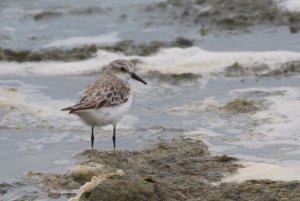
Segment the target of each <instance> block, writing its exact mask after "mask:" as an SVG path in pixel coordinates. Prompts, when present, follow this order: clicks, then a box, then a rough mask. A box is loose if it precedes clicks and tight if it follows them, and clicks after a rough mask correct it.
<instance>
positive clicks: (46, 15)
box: [33, 11, 62, 21]
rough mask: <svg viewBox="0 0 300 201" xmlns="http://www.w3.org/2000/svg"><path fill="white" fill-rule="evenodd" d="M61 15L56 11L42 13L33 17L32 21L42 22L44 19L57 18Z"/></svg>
mask: <svg viewBox="0 0 300 201" xmlns="http://www.w3.org/2000/svg"><path fill="white" fill-rule="evenodd" d="M61 15H62V13H61V12H58V11H42V12H39V13H37V14H35V15H34V16H33V18H34V20H36V21H38V20H44V19H49V18H53V17H58V16H61Z"/></svg>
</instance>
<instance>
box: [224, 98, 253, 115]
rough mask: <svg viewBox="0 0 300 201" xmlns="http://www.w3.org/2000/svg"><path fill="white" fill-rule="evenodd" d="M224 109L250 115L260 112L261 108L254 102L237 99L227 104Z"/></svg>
mask: <svg viewBox="0 0 300 201" xmlns="http://www.w3.org/2000/svg"><path fill="white" fill-rule="evenodd" d="M222 109H224V110H226V111H229V112H233V113H249V112H256V111H258V110H259V107H258V106H257V104H256V103H255V102H254V101H247V100H241V99H235V100H233V101H230V102H228V103H226V104H225V105H224V106H223V107H222Z"/></svg>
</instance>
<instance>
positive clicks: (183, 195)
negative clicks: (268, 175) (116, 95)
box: [29, 138, 300, 201]
mask: <svg viewBox="0 0 300 201" xmlns="http://www.w3.org/2000/svg"><path fill="white" fill-rule="evenodd" d="M79 159H80V160H82V162H81V164H80V165H79V166H77V168H74V169H73V171H70V172H69V173H68V174H65V175H56V174H52V173H29V175H30V176H31V177H38V178H39V180H40V183H41V185H42V188H43V189H44V190H45V191H46V192H48V195H49V196H51V197H52V198H58V197H59V196H62V195H64V196H66V197H69V196H71V195H72V193H71V192H70V193H66V192H68V191H67V190H66V189H78V188H79V186H81V187H80V189H79V190H78V193H77V195H76V196H75V197H73V198H71V199H70V201H101V200H105V201H106V200H110V201H114V200H118V201H123V200H124V201H125V200H132V201H135V200H147V201H148V200H150V201H151V200H161V201H184V200H189V201H197V200H202V201H224V200H228V201H229V200H230V201H248V200H249V201H250V200H258V201H265V200H289V201H298V200H299V196H300V182H299V181H294V182H280V181H271V180H248V181H244V182H242V183H235V182H230V183H220V184H219V185H216V184H215V183H214V184H213V183H212V182H220V180H221V179H222V178H223V177H224V175H225V174H227V175H228V174H232V173H234V172H235V171H236V169H237V168H242V166H241V165H239V164H238V161H237V159H236V158H233V157H230V156H227V155H222V156H213V155H211V154H210V153H209V151H208V148H207V146H206V145H205V144H204V143H203V142H202V141H200V140H191V139H186V138H178V139H174V140H171V141H168V142H159V143H158V144H156V145H154V146H153V147H149V148H146V149H143V150H141V151H123V150H114V151H97V150H86V151H84V152H83V153H81V154H80V155H79ZM91 176H92V178H91ZM90 178H91V179H90ZM51 188H52V190H51V191H49V189H51ZM53 189H55V190H56V191H55V190H53ZM61 192H64V194H62V193H61ZM72 192H74V191H72ZM73 196H74V195H73Z"/></svg>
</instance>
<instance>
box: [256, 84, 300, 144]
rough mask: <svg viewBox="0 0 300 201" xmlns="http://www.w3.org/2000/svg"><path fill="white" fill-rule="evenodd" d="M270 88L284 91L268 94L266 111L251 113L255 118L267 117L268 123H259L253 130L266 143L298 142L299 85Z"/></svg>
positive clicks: (299, 128) (299, 127)
mask: <svg viewBox="0 0 300 201" xmlns="http://www.w3.org/2000/svg"><path fill="white" fill-rule="evenodd" d="M270 90H280V91H285V95H283V96H270V97H267V98H266V99H267V101H268V102H269V103H270V104H269V108H268V109H267V110H266V111H264V110H263V111H259V112H257V113H256V114H254V115H253V117H254V118H257V119H268V121H269V123H267V124H262V125H259V126H257V127H256V128H255V131H256V132H258V133H261V134H262V137H261V138H262V139H264V141H266V143H267V144H272V143H279V142H284V144H295V145H299V143H300V136H299V130H300V124H299V119H300V113H299V111H300V87H278V88H273V89H272V88H271V89H270Z"/></svg>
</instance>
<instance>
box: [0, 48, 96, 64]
mask: <svg viewBox="0 0 300 201" xmlns="http://www.w3.org/2000/svg"><path fill="white" fill-rule="evenodd" d="M96 52H97V47H96V46H95V45H90V46H83V47H76V48H72V49H56V48H54V49H42V50H40V51H31V50H11V49H2V48H0V61H17V62H28V61H48V60H55V61H77V60H83V59H87V58H91V57H92V56H93V55H94V54H95V53H96Z"/></svg>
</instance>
